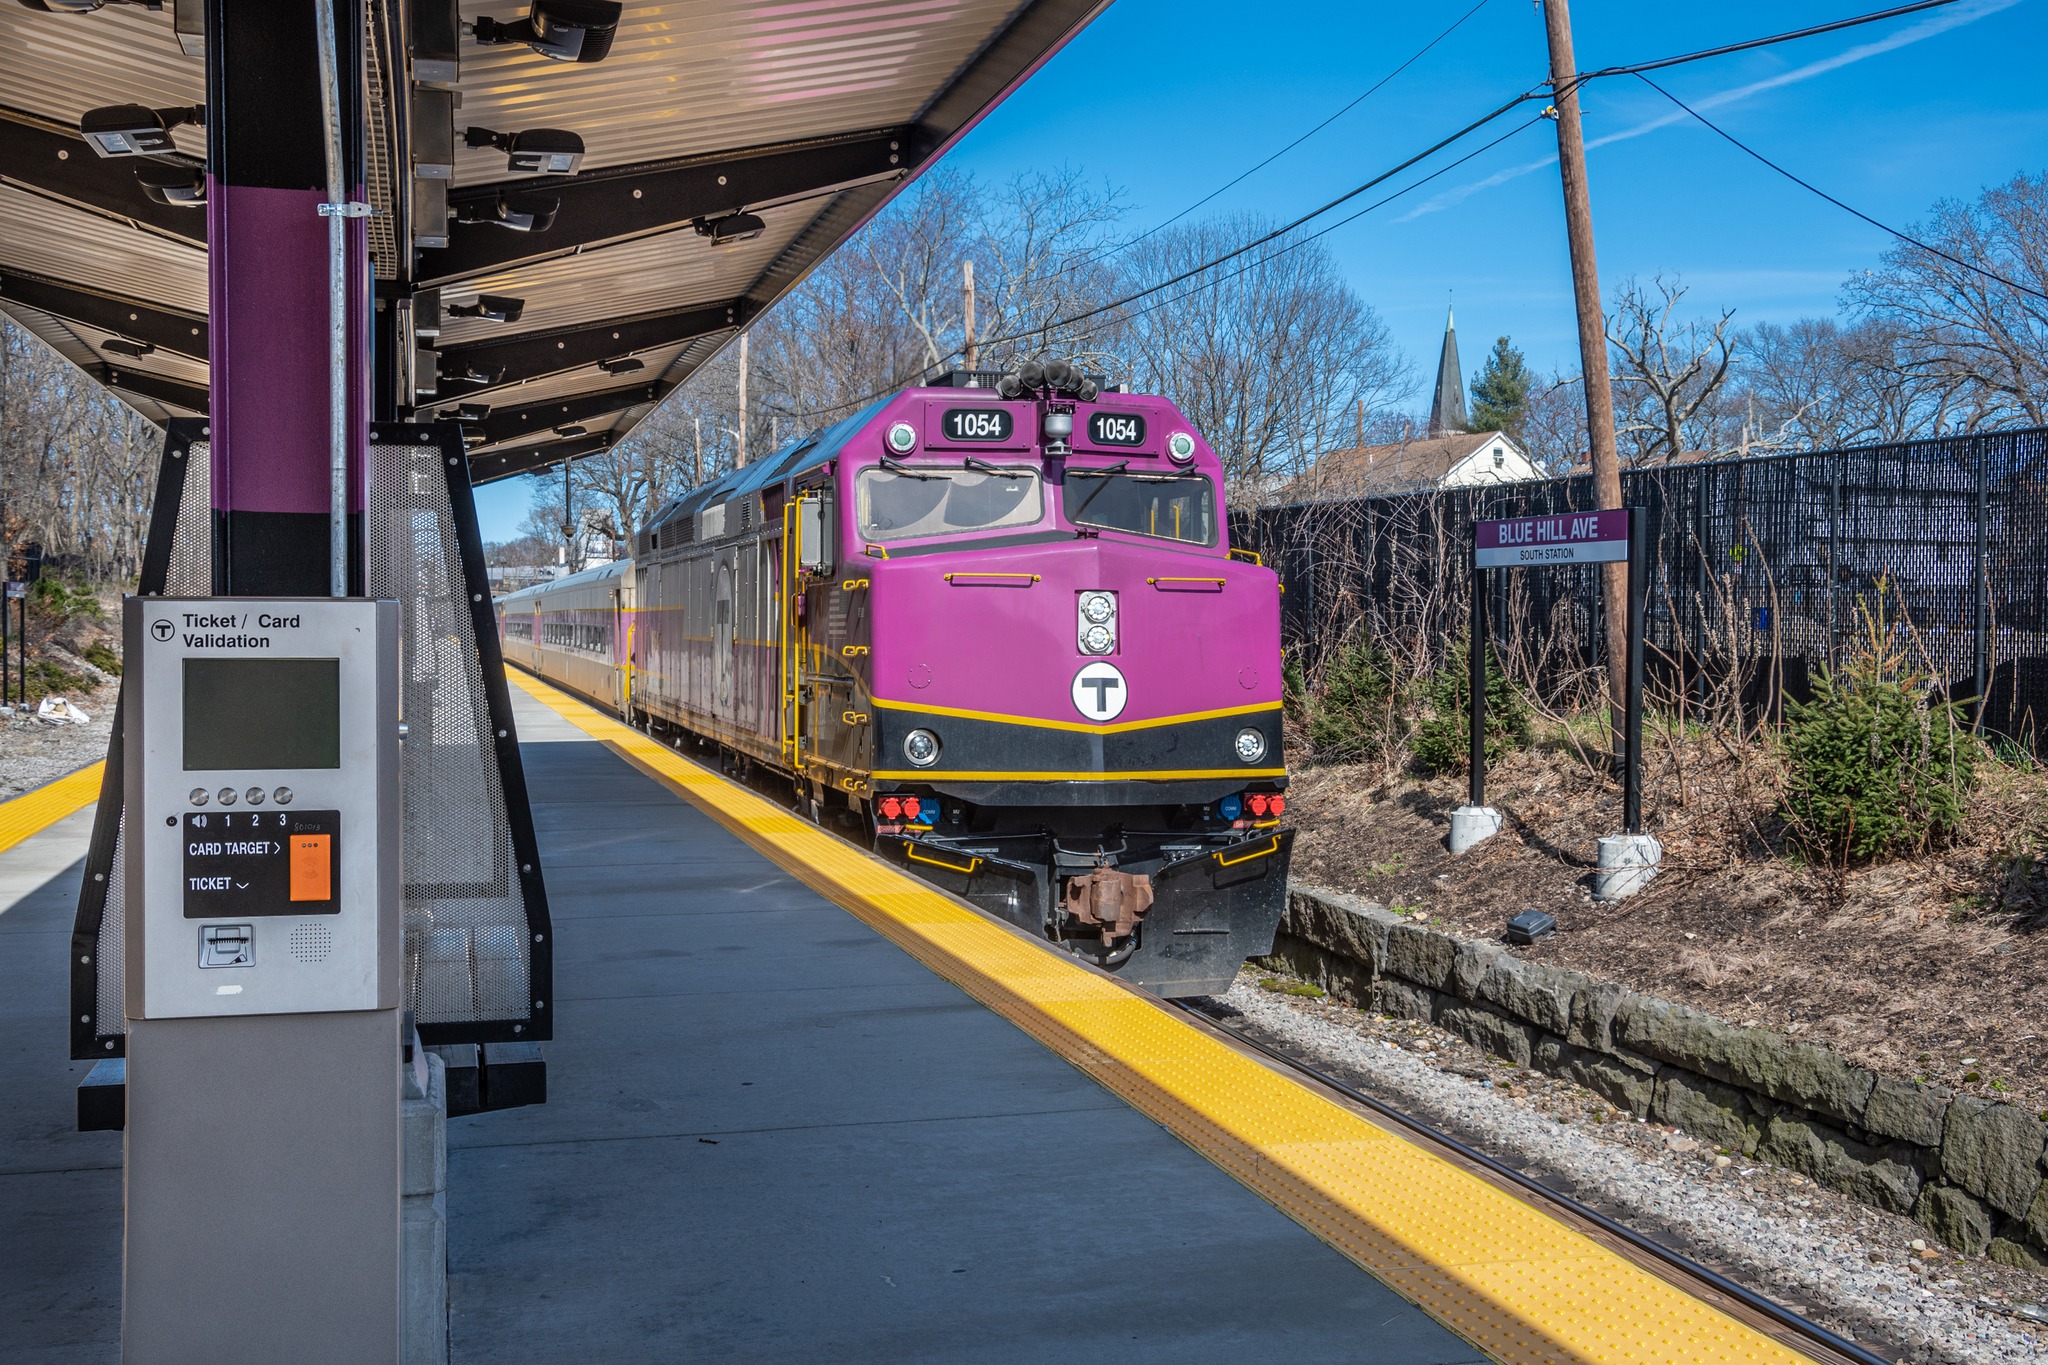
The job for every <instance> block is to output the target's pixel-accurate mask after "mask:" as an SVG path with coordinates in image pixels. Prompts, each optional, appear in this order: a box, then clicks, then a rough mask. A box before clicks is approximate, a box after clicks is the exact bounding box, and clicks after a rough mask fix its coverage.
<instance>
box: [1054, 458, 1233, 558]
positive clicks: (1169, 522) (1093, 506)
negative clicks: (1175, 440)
mask: <svg viewBox="0 0 2048 1365" xmlns="http://www.w3.org/2000/svg"><path fill="white" fill-rule="evenodd" d="M1066 489H1067V520H1068V521H1071V522H1073V523H1074V525H1076V526H1101V527H1104V528H1107V529H1109V530H1112V531H1135V532H1136V533H1137V534H1139V535H1141V536H1157V537H1159V538H1160V539H1161V540H1179V541H1185V542H1186V543H1188V544H1190V545H1214V544H1215V543H1216V498H1215V493H1214V490H1213V489H1212V487H1211V485H1210V483H1209V480H1208V479H1206V478H1204V477H1203V476H1201V475H1200V474H1121V473H1109V472H1107V471H1101V472H1097V471H1093V470H1086V469H1069V470H1068V471H1067V482H1066Z"/></svg>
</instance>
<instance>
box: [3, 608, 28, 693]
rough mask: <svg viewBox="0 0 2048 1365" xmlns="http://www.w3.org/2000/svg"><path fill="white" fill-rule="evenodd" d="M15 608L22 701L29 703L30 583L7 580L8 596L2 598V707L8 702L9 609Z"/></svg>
mask: <svg viewBox="0 0 2048 1365" xmlns="http://www.w3.org/2000/svg"><path fill="white" fill-rule="evenodd" d="M9 607H13V608H14V611H15V615H16V616H18V617H19V618H20V624H21V629H20V631H19V632H18V633H17V643H16V645H15V648H16V650H17V652H18V653H19V654H20V656H21V668H20V669H19V670H18V671H19V672H20V674H21V700H22V703H23V704H24V705H26V704H27V702H28V583H27V582H26V581H25V580H23V579H19V578H10V579H8V580H7V596H6V597H5V598H0V705H5V704H6V702H7V684H8V677H7V673H8V669H7V609H8V608H9Z"/></svg>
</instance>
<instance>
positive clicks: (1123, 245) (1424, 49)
mask: <svg viewBox="0 0 2048 1365" xmlns="http://www.w3.org/2000/svg"><path fill="white" fill-rule="evenodd" d="M1491 3H1492V0H1479V3H1478V4H1476V5H1474V6H1473V7H1472V8H1471V9H1468V10H1466V11H1465V12H1464V13H1463V14H1461V15H1459V16H1458V18H1457V20H1456V21H1455V22H1453V23H1452V24H1451V26H1450V27H1449V28H1447V29H1445V30H1444V31H1443V32H1441V33H1439V34H1437V35H1436V37H1434V38H1432V39H1430V40H1429V41H1428V42H1427V43H1424V44H1423V45H1422V46H1421V47H1420V48H1418V49H1417V50H1416V52H1415V54H1414V55H1413V56H1411V57H1409V58H1408V60H1407V61H1405V62H1402V63H1401V64H1400V65H1399V66H1397V67H1395V68H1394V69H1393V70H1392V71H1389V72H1388V73H1387V74H1386V75H1384V76H1382V77H1380V78H1379V79H1378V80H1377V81H1375V82H1373V84H1372V85H1371V87H1369V88H1368V89H1367V90H1366V91H1365V93H1364V94H1362V95H1360V96H1358V98H1356V99H1354V100H1352V101H1351V102H1350V103H1349V104H1347V105H1345V106H1344V107H1343V108H1342V109H1339V110H1338V111H1337V112H1336V113H1334V114H1332V115H1330V116H1329V117H1328V118H1326V119H1324V120H1323V121H1322V122H1321V123H1318V124H1317V125H1316V126H1315V127H1313V128H1311V129H1309V130H1308V131H1307V132H1305V133H1303V134H1302V135H1301V136H1300V137H1297V138H1296V139H1294V141H1292V142H1290V143H1288V144H1287V145H1286V146H1285V147H1282V148H1281V149H1280V150H1279V151H1277V152H1274V153H1273V154H1272V155H1271V156H1269V157H1267V158H1266V159H1265V160H1264V161H1261V162H1259V164H1258V165H1256V166H1253V167H1252V168H1251V169H1249V170H1247V171H1244V172H1242V173H1241V174H1239V175H1238V176H1237V177H1236V178H1235V179H1233V180H1231V181H1228V182H1227V183H1225V184H1222V185H1219V186H1217V187H1216V188H1215V189H1213V190H1211V191H1209V192H1208V193H1207V194H1205V195H1203V196H1202V197H1201V198H1200V199H1197V200H1196V201H1195V202H1194V203H1192V204H1189V205H1188V206H1187V207H1186V208H1184V209H1182V210H1181V211H1180V212H1179V213H1176V214H1174V215H1173V217H1171V218H1168V219H1167V220H1166V221H1165V222H1163V223H1158V224H1155V225H1154V226H1152V227H1149V228H1146V229H1145V230H1144V231H1143V232H1141V233H1139V234H1138V235H1137V236H1135V237H1133V238H1131V240H1130V241H1128V242H1119V243H1118V244H1117V245H1116V246H1113V247H1111V248H1110V249H1109V250H1108V251H1105V252H1103V253H1102V255H1101V256H1094V257H1091V258H1090V261H1099V260H1101V259H1102V258H1103V256H1110V255H1114V254H1116V253H1117V252H1119V251H1127V250H1129V249H1130V248H1131V247H1134V246H1136V245H1137V244H1138V243H1139V242H1142V241H1144V240H1145V239H1146V238H1147V237H1150V236H1151V235H1152V234H1153V233H1155V232H1159V231H1162V230H1164V229H1166V228H1169V227H1171V226H1173V225H1174V224H1175V223H1177V222H1179V221H1180V220H1181V219H1183V218H1185V217H1187V216H1188V215H1189V214H1190V213H1193V212H1194V211H1195V210H1196V209H1198V208H1200V207H1202V205H1204V204H1206V203H1208V202H1209V201H1210V200H1212V199H1214V198H1216V196H1217V195H1219V194H1223V193H1225V192H1227V191H1229V190H1233V189H1235V188H1237V186H1239V185H1241V184H1243V183H1244V182H1245V181H1246V180H1248V179H1250V178H1251V177H1252V176H1254V175H1257V174H1258V173H1259V172H1260V171H1263V170H1264V169H1266V167H1268V166H1270V165H1272V164H1273V163H1274V162H1275V161H1278V160H1279V159H1280V158H1281V157H1283V156H1285V155H1287V154H1288V153H1289V152H1291V151H1293V150H1294V149H1295V148H1296V147H1299V146H1300V145H1301V144H1302V143H1304V142H1306V141H1308V140H1309V139H1310V138H1312V137H1314V136H1315V135H1316V134H1317V133H1320V132H1322V131H1323V129H1325V128H1327V127H1329V126H1330V125H1331V124H1333V123H1335V122H1336V121H1337V120H1338V119H1340V118H1343V117H1344V116H1345V115H1346V114H1348V113H1350V112H1351V111H1352V110H1353V109H1356V108H1357V107H1358V106H1359V105H1361V104H1363V103H1365V102H1366V101H1367V100H1368V99H1370V98H1372V96H1373V95H1375V94H1376V93H1378V92H1379V90H1380V88H1381V87H1382V86H1384V85H1386V84H1387V82H1389V81H1391V80H1393V79H1394V77H1396V76H1398V75H1400V74H1401V73H1402V72H1403V71H1406V70H1407V69H1408V68H1409V67H1411V66H1413V65H1415V63H1417V62H1419V61H1421V60H1422V59H1423V58H1424V57H1426V56H1428V55H1429V53H1430V51H1431V49H1433V48H1435V47H1436V46H1437V44H1439V43H1441V42H1443V40H1444V39H1446V38H1448V37H1450V36H1451V35H1452V34H1453V33H1456V32H1457V31H1458V30H1459V29H1460V28H1462V27H1464V24H1465V21H1466V20H1467V19H1470V18H1471V17H1472V16H1473V15H1475V14H1477V13H1479V11H1481V10H1483V9H1485V8H1486V7H1487V5H1489V4H1491ZM1944 3H1946V0H1944ZM1088 263H1089V262H1087V261H1084V262H1082V264H1084V265H1085V264H1088Z"/></svg>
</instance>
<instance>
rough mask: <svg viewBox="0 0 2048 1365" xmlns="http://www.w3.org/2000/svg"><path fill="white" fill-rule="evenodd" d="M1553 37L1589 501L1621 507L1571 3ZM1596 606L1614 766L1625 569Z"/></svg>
mask: <svg viewBox="0 0 2048 1365" xmlns="http://www.w3.org/2000/svg"><path fill="white" fill-rule="evenodd" d="M1542 3H1543V27H1544V29H1545V30H1546V32H1547V33H1548V35H1549V38H1550V91H1551V102H1552V104H1553V106H1554V110H1555V113H1554V117H1555V119H1556V121H1557V168H1558V172H1559V178H1560V179H1561V180H1562V181H1563V182H1564V225H1565V238H1566V241H1567V243H1568V244H1569V245H1570V248H1571V258H1572V297H1573V300H1574V302H1575V303H1576V304H1577V307H1578V314H1579V369H1580V372H1581V374H1583V375H1584V377H1585V388H1586V440H1587V443H1588V446H1589V447H1590V449H1589V451H1588V453H1589V455H1590V456H1591V459H1592V462H1593V497H1594V500H1595V502H1597V503H1598V505H1599V507H1600V508H1601V509H1603V510H1604V509H1607V508H1616V507H1620V506H1621V455H1620V452H1619V451H1618V450H1617V449H1616V447H1615V442H1614V392H1613V390H1612V389H1611V388H1610V387H1609V385H1608V375H1607V320H1606V317H1605V315H1604V314H1603V312H1602V311H1601V306H1600V269H1599V266H1598V265H1597V264H1595V262H1594V259H1593V200H1592V195H1591V193H1590V192H1589V191H1588V189H1587V186H1586V139H1585V135H1584V133H1583V132H1582V131H1581V130H1580V128H1579V89H1578V84H1577V76H1578V67H1577V64H1576V63H1575V62H1574V60H1573V58H1572V15H1571V6H1570V3H1569V0H1542ZM1600 601H1601V606H1602V608H1603V611H1602V615H1603V617H1604V618H1605V621H1606V635H1607V714H1608V722H1609V728H1610V730H1611V733H1612V747H1611V751H1612V753H1613V756H1614V759H1615V761H1616V762H1619V761H1620V759H1621V754H1622V750H1623V748H1624V745H1625V738H1626V737H1625V736H1624V735H1623V734H1622V727H1623V715H1624V713H1625V712H1626V710H1627V702H1628V566H1627V565H1626V564H1620V563H1614V564H1606V565H1602V566H1601V570H1600Z"/></svg>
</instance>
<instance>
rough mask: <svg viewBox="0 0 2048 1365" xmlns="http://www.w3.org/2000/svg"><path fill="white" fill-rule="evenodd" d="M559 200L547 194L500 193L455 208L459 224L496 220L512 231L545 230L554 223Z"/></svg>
mask: <svg viewBox="0 0 2048 1365" xmlns="http://www.w3.org/2000/svg"><path fill="white" fill-rule="evenodd" d="M561 207H562V201H561V200H560V199H559V198H557V197H556V196H554V195H548V194H501V195H499V196H498V197H497V198H496V199H487V200H484V201H482V202H472V203H468V204H464V205H462V206H461V207H460V208H458V209H456V211H455V221H456V222H458V223H496V224H497V225H498V226H499V227H502V228H510V229H512V230H513V231H514V232H546V231H547V230H548V229H549V228H551V227H553V226H554V225H555V214H556V212H557V211H559V210H560V209H561Z"/></svg>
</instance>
